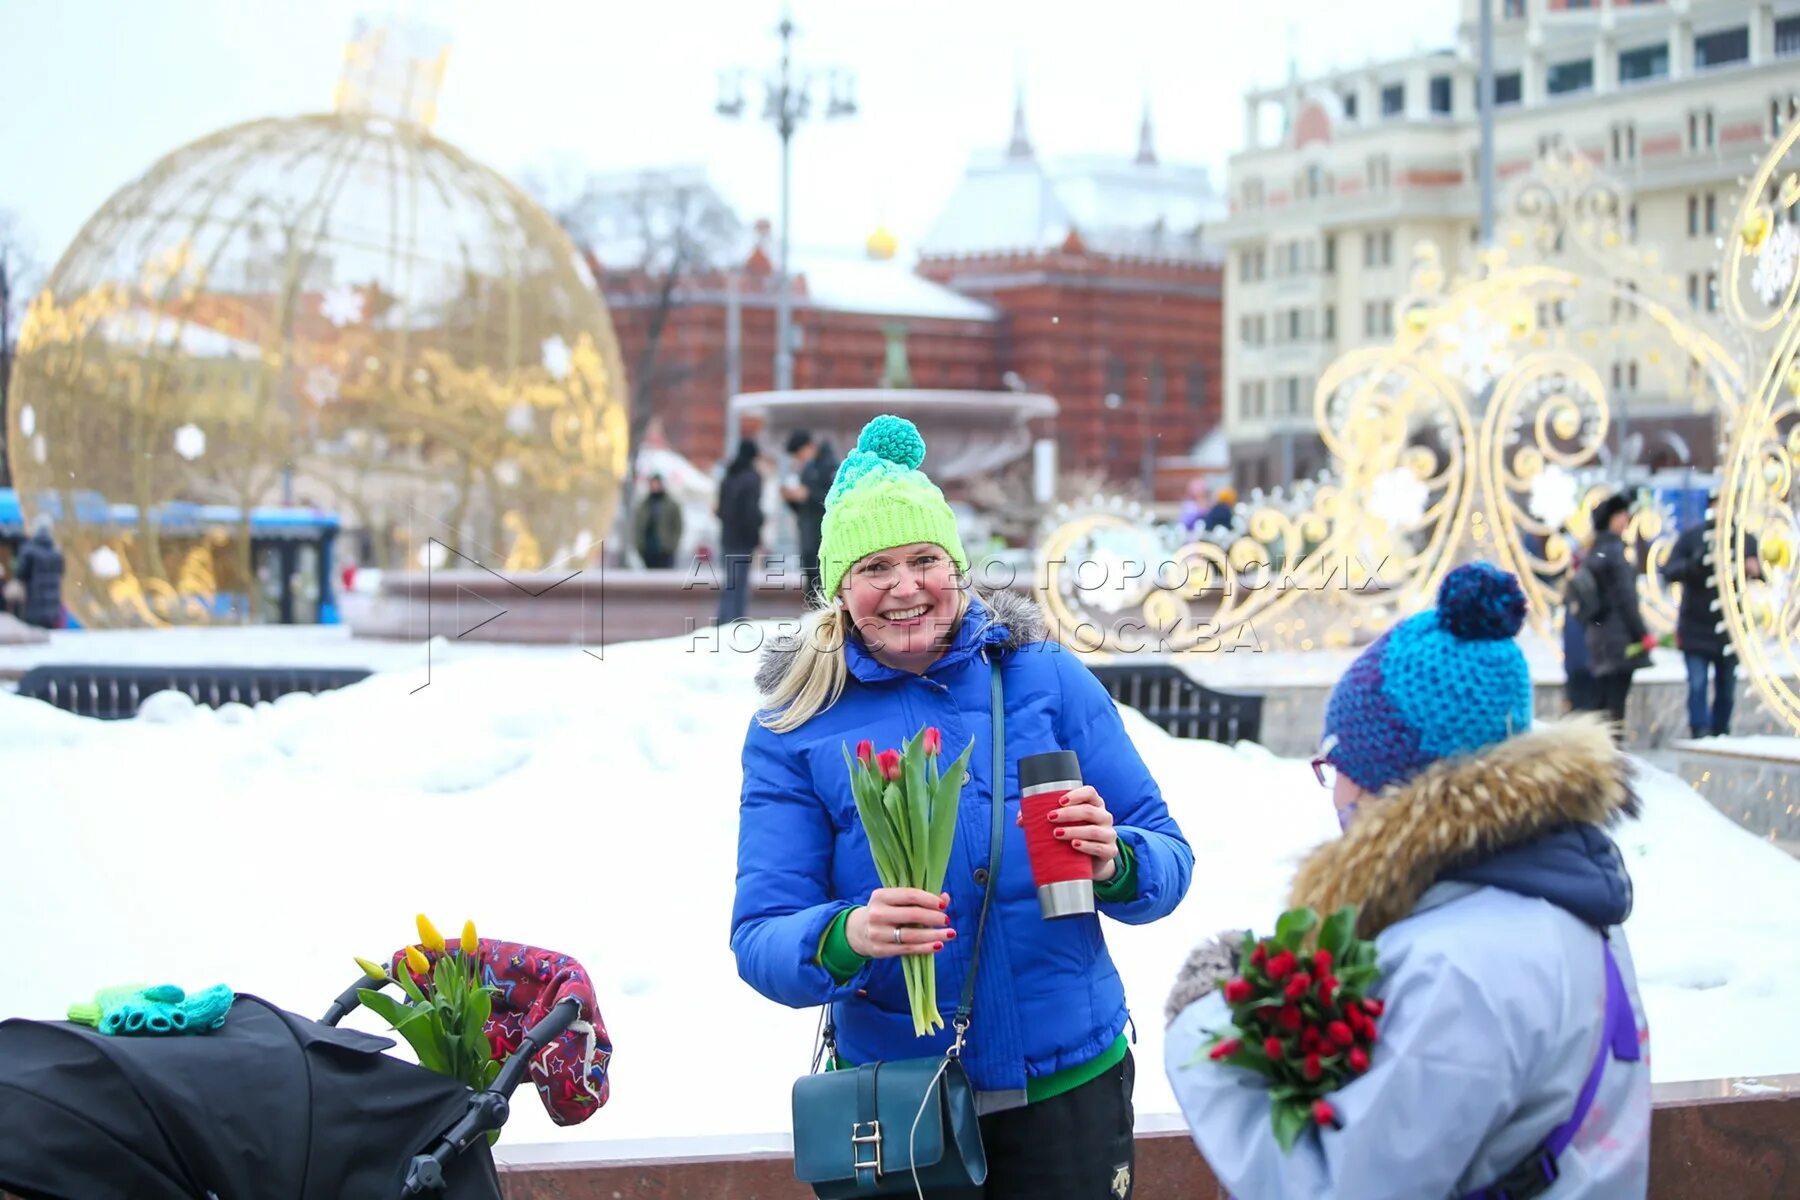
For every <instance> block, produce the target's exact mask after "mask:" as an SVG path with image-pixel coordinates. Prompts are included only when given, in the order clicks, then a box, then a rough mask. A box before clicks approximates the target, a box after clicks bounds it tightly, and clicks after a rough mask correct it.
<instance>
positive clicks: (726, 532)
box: [715, 438, 763, 625]
mask: <svg viewBox="0 0 1800 1200" xmlns="http://www.w3.org/2000/svg"><path fill="white" fill-rule="evenodd" d="M757 454H758V450H757V446H756V442H755V441H754V440H753V439H751V438H745V439H744V440H743V441H741V442H739V443H738V448H737V454H736V455H735V456H734V457H733V458H732V460H731V465H730V466H728V467H726V468H725V478H724V479H723V480H721V481H720V483H719V503H718V507H717V508H716V509H715V513H716V515H717V516H718V518H719V553H720V555H721V557H723V558H724V560H725V585H724V587H723V589H722V590H721V591H720V592H719V624H721V625H725V624H729V623H730V622H732V621H741V620H743V619H744V613H745V611H746V609H747V608H748V607H749V604H750V559H751V558H752V556H754V555H755V554H756V548H757V546H759V545H761V544H762V524H763V511H762V488H763V477H762V472H761V471H759V470H757V468H756V460H757Z"/></svg>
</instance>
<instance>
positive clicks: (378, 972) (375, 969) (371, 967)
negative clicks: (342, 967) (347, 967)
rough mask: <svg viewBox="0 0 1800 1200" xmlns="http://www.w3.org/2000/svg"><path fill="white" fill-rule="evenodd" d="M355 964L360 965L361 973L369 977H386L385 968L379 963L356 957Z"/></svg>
mask: <svg viewBox="0 0 1800 1200" xmlns="http://www.w3.org/2000/svg"><path fill="white" fill-rule="evenodd" d="M356 965H357V966H359V967H361V968H362V969H363V974H364V975H367V976H368V977H369V978H370V979H386V978H387V977H388V973H387V968H386V967H384V966H382V965H381V964H380V963H374V962H370V961H369V960H368V959H366V958H358V959H357V960H356Z"/></svg>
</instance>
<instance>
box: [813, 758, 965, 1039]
mask: <svg viewBox="0 0 1800 1200" xmlns="http://www.w3.org/2000/svg"><path fill="white" fill-rule="evenodd" d="M943 748H944V739H943V734H941V733H940V732H939V731H938V730H937V728H936V727H935V726H926V727H925V728H924V729H922V730H920V731H919V732H918V733H917V734H915V735H913V736H912V737H911V738H909V739H907V741H906V743H905V745H903V746H901V747H900V749H898V750H883V751H881V753H879V754H877V753H876V752H875V744H874V743H873V742H867V741H865V742H860V743H858V744H857V747H856V758H855V759H854V760H853V759H851V757H850V748H849V747H848V746H846V747H844V763H845V765H846V766H848V767H849V768H850V790H851V792H852V793H854V794H855V796H856V811H857V815H859V816H860V817H861V818H862V824H863V832H864V833H866V834H867V835H868V837H869V850H870V852H871V853H872V854H873V855H874V858H875V873H876V874H877V875H879V876H881V885H882V886H883V887H891V888H897V887H906V888H919V889H920V890H922V891H927V892H930V893H931V894H932V895H934V896H935V895H936V894H938V893H939V892H941V891H943V889H944V874H945V872H946V871H947V870H948V869H949V866H950V843H951V841H952V840H953V839H954V838H955V836H956V809H957V805H958V803H959V802H960V800H961V798H962V785H963V781H964V780H965V779H966V778H967V776H968V765H969V752H970V751H972V750H974V749H975V743H974V742H973V741H971V742H970V743H969V744H968V746H966V747H965V748H964V749H963V752H962V753H961V754H960V755H958V756H957V758H956V761H955V762H953V763H951V764H950V765H949V766H948V767H945V768H943V769H942V770H939V768H938V759H939V757H940V756H941V755H942V753H943ZM900 967H901V970H902V972H903V973H904V974H905V977H906V998H907V999H908V1000H909V1001H911V1003H912V1017H913V1035H914V1036H915V1037H924V1036H925V1035H926V1034H928V1033H930V1032H931V1031H932V1030H933V1029H942V1028H943V1027H944V1018H943V1016H942V1015H940V1014H939V1012H938V1006H937V960H936V959H934V958H932V957H931V956H930V955H928V954H909V955H906V956H905V957H904V958H902V959H901V960H900Z"/></svg>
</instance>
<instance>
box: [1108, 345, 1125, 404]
mask: <svg viewBox="0 0 1800 1200" xmlns="http://www.w3.org/2000/svg"><path fill="white" fill-rule="evenodd" d="M1106 394H1107V395H1109V396H1121V397H1122V396H1124V395H1125V360H1124V359H1122V358H1120V357H1119V356H1118V355H1116V354H1108V355H1107V356H1106Z"/></svg>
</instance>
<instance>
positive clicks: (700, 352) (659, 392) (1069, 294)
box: [607, 111, 1223, 495]
mask: <svg viewBox="0 0 1800 1200" xmlns="http://www.w3.org/2000/svg"><path fill="white" fill-rule="evenodd" d="M1221 212H1222V207H1221V205H1220V203H1219V201H1218V200H1217V198H1216V196H1215V193H1214V192H1213V191H1212V188H1211V184H1210V181H1209V180H1208V178H1207V174H1206V172H1205V170H1204V169H1202V168H1193V167H1179V166H1166V165H1163V164H1161V163H1159V162H1158V161H1157V158H1156V154H1155V150H1154V147H1153V145H1152V142H1151V129H1150V119H1149V115H1148V113H1146V114H1145V118H1144V124H1143V128H1142V129H1141V131H1140V134H1139V146H1138V153H1137V155H1136V157H1135V158H1130V159H1127V158H1116V159H1098V158H1088V159H1072V160H1060V161H1058V160H1053V161H1049V162H1043V161H1040V160H1039V159H1038V157H1037V156H1036V154H1035V153H1034V152H1033V150H1032V148H1031V144H1030V141H1029V139H1028V138H1027V137H1026V134H1025V126H1024V117H1023V113H1022V111H1020V112H1017V113H1015V115H1014V128H1013V137H1012V141H1011V144H1010V145H1009V146H1008V148H1007V149H1006V150H1005V152H1003V153H1001V154H997V155H996V154H992V153H988V154H981V155H977V156H976V157H975V158H974V160H973V161H972V162H971V163H970V165H969V167H968V169H967V170H966V172H965V174H964V176H963V179H962V181H961V182H960V183H959V184H958V186H957V188H956V190H955V191H954V192H953V194H952V195H951V197H950V198H949V200H948V201H947V203H946V204H945V206H944V208H943V210H942V212H941V213H940V215H939V217H938V219H937V221H936V222H935V223H934V224H933V226H932V229H931V231H930V233H929V234H928V235H927V236H926V238H925V239H924V241H923V243H922V246H921V250H920V253H919V255H918V258H917V262H916V265H915V266H913V267H910V268H909V267H908V266H906V265H905V264H904V263H902V262H900V261H897V260H895V259H894V258H893V257H892V255H893V242H892V239H891V238H890V237H887V236H886V235H885V234H883V233H877V235H876V236H874V237H872V238H871V239H870V245H869V247H868V254H867V256H866V257H863V258H855V257H850V256H840V257H835V258H834V257H830V256H824V255H818V254H807V253H798V254H796V255H795V260H794V275H795V279H794V285H793V286H794V288H795V308H794V324H795V326H796V328H797V329H798V331H799V334H798V337H799V344H798V346H797V349H796V351H795V356H794V382H795V386H796V387H800V388H814V387H873V386H876V385H877V384H878V383H880V382H881V381H882V376H883V372H884V370H885V368H886V365H887V364H886V345H887V341H888V335H889V332H890V331H891V330H892V329H893V328H894V327H895V326H903V327H904V329H905V335H906V346H907V358H908V361H909V364H910V367H911V374H912V385H913V386H915V387H921V388H975V389H984V390H985V389H996V390H997V389H1001V388H1006V387H1009V386H1010V387H1013V388H1016V389H1023V390H1028V391H1033V392H1044V393H1048V394H1049V395H1051V396H1053V397H1055V399H1056V401H1057V403H1058V405H1059V406H1060V409H1061V412H1060V415H1059V416H1058V417H1057V418H1056V419H1055V421H1054V422H1053V428H1047V429H1044V430H1042V431H1041V432H1042V434H1043V435H1044V436H1050V437H1054V438H1055V439H1056V441H1057V443H1058V446H1059V460H1060V463H1061V465H1062V466H1063V468H1064V469H1093V468H1100V469H1103V470H1105V471H1106V472H1107V473H1108V474H1109V475H1110V476H1112V477H1113V478H1114V479H1115V480H1117V481H1119V482H1134V481H1136V482H1147V481H1151V480H1153V479H1155V478H1157V477H1161V478H1162V480H1163V485H1162V487H1160V488H1159V489H1158V491H1159V492H1161V493H1163V494H1165V495H1167V494H1168V493H1170V492H1174V493H1176V494H1178V493H1179V489H1180V486H1181V480H1182V478H1183V477H1184V474H1185V471H1186V469H1187V467H1188V465H1189V464H1190V463H1191V460H1192V456H1193V453H1194V451H1195V449H1196V448H1197V447H1198V446H1199V444H1200V443H1201V441H1202V440H1203V439H1204V438H1205V436H1206V435H1207V434H1208V433H1209V432H1211V431H1212V430H1213V429H1214V428H1215V427H1216V426H1217V425H1218V423H1219V419H1220V408H1219V405H1220V396H1221V385H1222V382H1223V372H1222V362H1221V358H1220V354H1221V350H1220V342H1221V330H1222V321H1223V303H1222V295H1221V273H1220V259H1219V256H1218V255H1217V254H1215V253H1214V252H1213V250H1212V248H1211V247H1210V246H1209V245H1206V244H1204V243H1203V242H1202V241H1201V236H1200V233H1201V228H1202V225H1203V224H1204V223H1205V222H1207V221H1209V220H1211V219H1213V218H1215V217H1216V216H1218V215H1220V213H1221ZM773 278H774V277H773V272H772V270H771V267H770V262H769V251H768V249H767V247H766V246H765V244H764V243H763V241H762V239H759V241H758V244H757V245H756V246H755V247H754V248H753V249H752V250H751V252H750V253H749V255H748V257H747V259H746V260H745V261H744V263H743V265H742V268H741V269H740V270H739V271H737V272H734V273H733V276H732V277H730V278H727V277H720V278H715V279H707V280H694V281H691V282H690V283H689V284H688V285H687V286H685V287H684V288H683V289H682V294H681V297H680V303H679V305H678V306H676V307H675V308H674V309H673V310H672V311H670V313H669V314H668V324H667V327H666V329H665V331H664V333H663V337H662V344H661V347H660V349H659V352H658V354H657V363H656V365H655V367H654V368H653V372H652V374H653V376H654V377H655V378H654V396H655V399H654V408H655V411H656V413H657V415H658V417H659V418H660V420H661V424H662V426H663V428H664V430H665V431H666V432H667V435H668V437H669V439H670V441H671V443H672V444H673V445H674V446H675V448H676V449H678V450H679V451H680V452H681V453H683V454H684V455H686V456H688V457H689V458H691V459H693V460H694V461H696V462H699V463H702V464H710V463H711V462H713V461H716V460H717V458H718V457H719V456H720V455H721V454H722V453H723V452H724V438H725V405H726V401H727V399H728V398H729V397H730V396H731V395H732V394H733V393H734V392H751V391H761V390H766V389H769V388H771V387H773V383H774V380H773V354H774V342H775V307H774V291H773ZM732 279H735V285H736V286H735V296H734V295H733V288H732V287H731V286H730V284H731V280H732ZM607 300H608V303H609V304H610V306H611V308H612V314H613V321H614V323H615V325H616V326H617V328H618V332H619V338H620V341H621V343H622V345H623V346H624V350H625V357H626V364H627V367H628V369H631V370H633V371H638V370H640V360H641V354H642V348H643V346H644V343H645V339H646V337H647V332H648V327H649V324H650V321H651V320H652V318H653V316H654V314H655V311H656V305H655V299H654V297H646V296H645V295H642V294H634V292H633V290H632V289H631V288H629V287H626V286H619V285H617V284H609V286H608V288H607ZM734 329H735V330H736V335H735V353H733V350H734V345H733V343H734V337H733V332H732V331H733V330H734Z"/></svg>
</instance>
